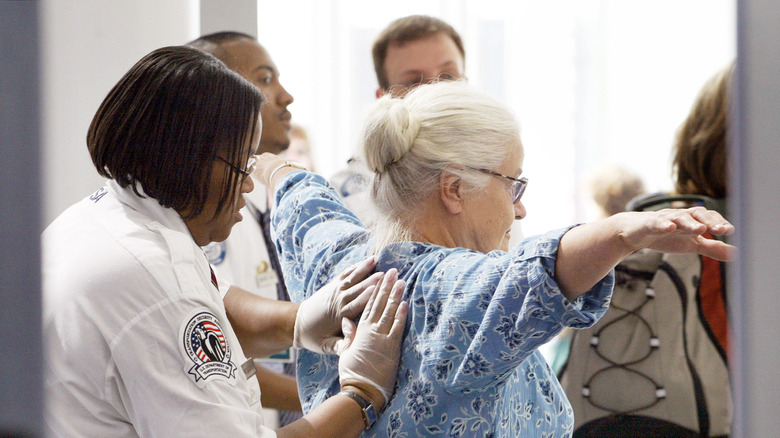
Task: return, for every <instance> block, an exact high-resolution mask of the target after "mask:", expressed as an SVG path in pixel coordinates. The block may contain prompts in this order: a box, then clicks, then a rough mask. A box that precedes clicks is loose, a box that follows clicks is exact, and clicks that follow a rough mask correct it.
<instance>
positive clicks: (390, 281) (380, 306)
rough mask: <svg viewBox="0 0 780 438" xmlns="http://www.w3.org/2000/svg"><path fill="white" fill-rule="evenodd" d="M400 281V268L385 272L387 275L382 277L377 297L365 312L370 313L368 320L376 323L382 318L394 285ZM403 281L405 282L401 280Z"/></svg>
mask: <svg viewBox="0 0 780 438" xmlns="http://www.w3.org/2000/svg"><path fill="white" fill-rule="evenodd" d="M397 282H398V270H397V269H395V268H393V269H389V270H388V271H387V272H386V273H385V277H384V278H383V279H382V283H381V284H380V285H379V286H378V288H377V292H376V293H375V295H376V297H375V298H374V301H373V303H372V305H371V306H370V307H366V310H365V311H364V312H363V313H364V314H366V313H368V318H367V319H368V322H369V323H376V322H379V320H380V319H381V318H382V315H383V314H384V311H385V307H386V305H387V302H388V299H389V297H390V292H391V291H392V290H393V286H394V285H395V284H396V283H397ZM401 283H403V282H401ZM394 310H395V309H394Z"/></svg>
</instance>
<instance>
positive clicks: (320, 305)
mask: <svg viewBox="0 0 780 438" xmlns="http://www.w3.org/2000/svg"><path fill="white" fill-rule="evenodd" d="M375 266H376V259H375V258H374V257H370V258H368V259H367V260H364V261H362V262H360V263H357V264H355V265H352V266H350V267H349V268H347V270H346V271H344V272H343V273H342V274H341V275H340V276H339V278H338V279H336V280H333V281H331V282H330V283H328V284H326V285H325V286H323V287H322V288H321V289H320V290H318V291H317V292H315V293H314V295H312V296H311V297H309V298H308V299H307V300H305V301H304V302H302V303H301V305H300V307H299V308H298V313H297V314H296V315H295V328H294V330H293V346H294V347H295V348H306V349H307V350H311V351H313V352H315V353H322V354H333V353H334V352H335V349H336V343H337V342H339V341H340V340H342V339H343V335H342V332H341V320H342V319H343V318H350V319H354V318H357V316H358V315H360V312H362V311H363V308H365V306H366V303H367V302H368V300H369V298H370V297H371V290H370V289H369V288H370V287H372V286H374V285H376V284H377V283H379V280H381V279H382V276H383V274H382V273H381V272H377V273H375V274H374V275H372V276H370V277H368V278H367V279H366V276H367V275H368V273H369V272H371V271H372V270H373V269H374V267H375Z"/></svg>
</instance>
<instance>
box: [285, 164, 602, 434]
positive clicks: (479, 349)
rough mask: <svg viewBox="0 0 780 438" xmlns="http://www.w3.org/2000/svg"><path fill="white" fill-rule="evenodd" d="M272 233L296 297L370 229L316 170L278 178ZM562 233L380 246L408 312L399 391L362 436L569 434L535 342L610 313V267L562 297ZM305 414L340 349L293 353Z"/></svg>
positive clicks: (367, 243) (319, 397) (346, 257)
mask: <svg viewBox="0 0 780 438" xmlns="http://www.w3.org/2000/svg"><path fill="white" fill-rule="evenodd" d="M275 201H276V205H277V207H276V208H275V209H274V211H273V213H272V223H273V233H274V238H275V242H276V245H277V249H278V251H279V254H280V260H281V263H282V268H283V270H284V277H285V281H286V283H287V290H288V291H290V293H291V296H292V299H293V300H294V301H302V300H304V299H305V298H307V297H308V296H310V295H311V294H313V293H314V292H315V291H316V290H317V289H318V288H320V287H322V286H323V285H325V284H326V283H328V282H329V281H330V280H331V279H333V278H334V277H336V276H337V275H338V274H339V273H340V272H341V271H342V270H344V269H345V268H347V267H348V266H349V265H351V264H354V263H357V262H359V261H361V260H363V259H365V258H366V257H368V256H369V255H370V254H371V251H372V242H371V234H370V232H369V231H368V230H367V229H365V228H364V227H363V225H362V224H361V222H360V221H359V220H358V218H357V217H356V216H355V215H354V214H353V213H351V212H350V211H349V210H347V209H346V207H344V205H343V203H342V202H341V200H340V198H339V196H338V194H337V193H336V192H335V191H334V190H333V189H331V188H330V187H329V186H328V183H327V182H326V181H325V179H323V178H322V177H320V176H318V175H316V174H312V173H307V172H290V173H289V174H287V175H285V177H284V178H283V179H282V181H281V182H280V183H279V184H278V185H277V191H276V198H275ZM565 232H566V230H565V229H564V230H558V231H553V232H550V233H547V234H545V235H543V236H536V237H531V238H527V239H525V240H524V241H523V242H522V243H521V244H519V245H518V246H517V247H515V248H513V249H512V250H510V251H509V252H504V251H492V252H490V253H488V254H484V253H480V252H477V251H473V250H468V249H464V248H446V247H442V246H438V245H433V244H430V243H421V242H399V243H394V244H391V245H389V246H388V247H387V248H385V249H384V250H382V251H381V252H380V254H379V258H378V266H377V270H381V271H385V270H387V269H390V268H397V269H398V271H399V276H400V277H401V278H402V279H404V280H405V281H406V290H405V292H404V299H406V300H408V301H409V304H410V307H409V309H410V312H409V320H408V322H407V328H406V333H405V339H404V342H403V346H402V349H403V351H402V356H401V366H400V369H399V371H398V381H397V384H396V387H395V391H394V393H393V395H392V397H391V399H390V400H389V402H388V405H387V407H386V408H385V410H384V411H383V412H382V415H381V416H380V417H379V419H378V420H377V422H376V424H375V425H374V427H372V428H371V429H370V430H368V431H366V432H365V433H364V434H363V436H368V437H417V436H446V437H450V436H455V437H461V436H463V437H474V436H480V437H481V436H485V437H534V438H538V437H567V436H570V435H571V434H572V429H573V424H574V420H573V414H572V408H571V405H570V404H569V402H568V400H567V399H566V396H565V395H564V392H563V390H562V388H561V386H560V384H559V383H558V380H557V378H556V377H555V375H554V374H553V372H552V371H551V369H550V367H549V366H548V365H547V362H546V361H545V359H544V358H543V357H542V355H541V354H540V353H539V351H538V350H537V348H538V347H539V346H540V345H542V344H544V343H545V342H547V341H549V340H550V339H552V338H553V337H554V336H555V335H556V334H558V333H559V332H560V331H561V330H562V329H563V328H564V327H575V328H583V327H588V326H590V325H592V324H593V323H595V321H596V320H598V318H599V317H601V315H602V314H603V313H604V312H605V311H606V309H607V306H608V304H609V298H610V295H611V292H612V286H613V281H614V277H613V275H612V274H610V275H608V276H607V277H605V278H604V279H602V280H601V282H599V283H598V284H597V285H596V286H595V287H594V288H593V289H592V290H590V291H588V292H587V293H586V294H584V295H582V296H581V297H579V298H577V299H576V300H575V301H574V302H569V301H568V300H567V299H566V298H564V296H563V295H562V294H561V292H560V290H559V289H558V285H557V284H556V283H555V280H554V279H553V273H554V271H555V257H556V251H557V248H558V243H559V242H560V238H561V236H562V235H563V234H564V233H565ZM298 387H299V391H300V395H301V399H302V404H303V408H304V411H305V412H308V411H310V410H311V409H313V408H314V407H315V406H317V405H319V404H320V403H322V402H323V401H324V400H325V399H327V398H328V397H330V396H332V395H334V394H336V393H337V392H338V391H339V379H338V357H337V356H328V355H319V354H315V353H312V352H309V351H305V350H301V351H300V352H299V354H298Z"/></svg>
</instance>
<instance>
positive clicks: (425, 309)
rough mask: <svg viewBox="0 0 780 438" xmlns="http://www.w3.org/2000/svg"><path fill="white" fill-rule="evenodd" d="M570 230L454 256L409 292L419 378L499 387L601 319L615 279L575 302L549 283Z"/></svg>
mask: <svg viewBox="0 0 780 438" xmlns="http://www.w3.org/2000/svg"><path fill="white" fill-rule="evenodd" d="M567 230H568V229H563V230H556V231H551V232H549V233H547V234H545V235H543V236H537V237H531V238H528V239H526V240H524V241H523V242H522V243H521V244H520V245H518V246H517V247H515V248H513V249H512V250H511V251H510V252H509V253H505V252H503V251H493V252H491V253H489V254H487V255H485V254H482V253H478V252H475V251H468V250H464V249H455V250H453V252H452V253H450V254H448V255H447V256H446V257H444V258H443V260H441V261H438V262H437V263H435V264H432V265H433V266H432V269H431V270H430V271H428V272H425V273H423V274H421V275H420V277H418V280H417V282H416V283H415V284H414V285H413V288H414V293H413V296H414V299H413V302H412V303H411V304H412V306H413V308H412V311H411V312H410V313H411V314H412V323H411V324H412V325H413V326H414V328H413V329H411V330H410V332H411V333H412V336H415V335H418V336H419V337H418V339H416V340H412V341H411V342H410V343H411V344H417V346H416V347H414V348H419V351H420V352H421V353H422V362H423V366H422V367H421V368H422V370H424V372H426V373H428V377H429V378H430V379H432V380H435V381H438V382H440V383H441V384H443V385H445V387H447V389H448V390H450V391H468V390H473V389H474V388H479V387H485V386H487V385H491V384H496V383H499V382H501V381H503V380H505V378H506V377H507V376H508V375H509V374H510V373H512V372H513V371H514V370H515V368H516V367H517V366H518V365H519V364H520V363H521V362H522V361H524V360H525V359H526V358H528V356H530V355H531V354H533V352H534V351H536V349H538V347H539V346H541V345H542V344H544V343H546V342H548V341H549V340H551V339H552V338H553V337H554V336H555V335H557V334H558V333H560V332H561V331H562V330H563V328H564V327H573V328H584V327H588V326H590V325H592V324H594V323H595V322H596V321H597V320H598V319H599V318H600V317H601V315H603V314H604V312H605V311H606V309H607V307H608V305H609V298H610V296H611V292H612V286H613V283H614V276H613V275H612V274H610V275H608V276H606V277H605V278H604V279H602V280H601V281H600V282H599V283H598V284H596V285H595V286H594V287H593V288H592V289H591V290H590V291H588V292H586V293H585V294H583V295H582V296H580V297H578V298H577V299H575V300H574V301H569V300H567V299H566V298H565V297H564V296H563V294H562V293H561V291H560V288H559V287H558V285H557V283H556V282H555V280H554V275H553V274H554V272H555V257H556V254H557V250H558V244H559V242H560V239H561V237H562V236H563V234H564V233H565V232H566V231H567Z"/></svg>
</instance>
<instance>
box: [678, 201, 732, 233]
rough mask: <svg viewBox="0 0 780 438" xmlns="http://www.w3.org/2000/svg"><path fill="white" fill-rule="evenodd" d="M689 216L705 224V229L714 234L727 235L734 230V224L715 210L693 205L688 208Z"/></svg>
mask: <svg viewBox="0 0 780 438" xmlns="http://www.w3.org/2000/svg"><path fill="white" fill-rule="evenodd" d="M689 211H690V214H691V216H693V217H694V218H696V220H698V221H699V222H701V223H703V224H704V225H706V226H707V231H709V232H710V233H711V234H713V235H715V236H727V235H729V234H732V233H733V232H734V225H731V223H729V221H727V220H726V219H724V218H723V216H722V215H721V214H720V213H718V212H717V211H715V210H707V209H706V208H704V207H694V208H690V209H689Z"/></svg>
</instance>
